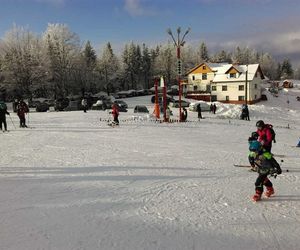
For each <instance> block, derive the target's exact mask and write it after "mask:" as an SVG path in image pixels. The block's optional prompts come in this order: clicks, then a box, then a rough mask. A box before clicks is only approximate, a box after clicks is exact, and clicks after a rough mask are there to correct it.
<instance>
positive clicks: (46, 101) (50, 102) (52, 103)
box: [43, 99, 55, 107]
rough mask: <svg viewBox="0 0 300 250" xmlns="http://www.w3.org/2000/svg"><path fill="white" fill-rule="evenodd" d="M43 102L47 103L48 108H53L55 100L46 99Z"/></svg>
mask: <svg viewBox="0 0 300 250" xmlns="http://www.w3.org/2000/svg"><path fill="white" fill-rule="evenodd" d="M43 102H44V103H47V104H48V105H49V107H54V105H55V100H53V99H46V100H45V101H43Z"/></svg>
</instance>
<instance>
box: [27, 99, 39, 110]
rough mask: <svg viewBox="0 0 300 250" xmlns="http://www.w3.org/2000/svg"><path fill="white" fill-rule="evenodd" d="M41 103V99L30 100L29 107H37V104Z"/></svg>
mask: <svg viewBox="0 0 300 250" xmlns="http://www.w3.org/2000/svg"><path fill="white" fill-rule="evenodd" d="M39 104H41V102H40V101H38V100H32V101H28V107H29V108H36V106H37V105H39Z"/></svg>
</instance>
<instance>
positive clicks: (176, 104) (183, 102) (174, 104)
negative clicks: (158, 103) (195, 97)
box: [170, 100, 190, 108]
mask: <svg viewBox="0 0 300 250" xmlns="http://www.w3.org/2000/svg"><path fill="white" fill-rule="evenodd" d="M170 105H171V106H172V107H173V108H179V100H174V101H173V102H171V103H170ZM189 105H190V102H188V101H185V100H181V107H182V108H187V107H188V106H189Z"/></svg>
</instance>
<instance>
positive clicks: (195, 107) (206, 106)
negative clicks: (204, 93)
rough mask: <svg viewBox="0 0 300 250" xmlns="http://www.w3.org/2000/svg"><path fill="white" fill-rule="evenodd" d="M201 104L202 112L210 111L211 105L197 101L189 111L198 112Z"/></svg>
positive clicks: (190, 106) (191, 105)
mask: <svg viewBox="0 0 300 250" xmlns="http://www.w3.org/2000/svg"><path fill="white" fill-rule="evenodd" d="M199 104H200V106H201V111H202V112H203V111H204V112H205V111H210V104H208V103H206V102H204V101H197V102H192V103H191V104H190V105H189V110H190V111H197V106H198V105H199Z"/></svg>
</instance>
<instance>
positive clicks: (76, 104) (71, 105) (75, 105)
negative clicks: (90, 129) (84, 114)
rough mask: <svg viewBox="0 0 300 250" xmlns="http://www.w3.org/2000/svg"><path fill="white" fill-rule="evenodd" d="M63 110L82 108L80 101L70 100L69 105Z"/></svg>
mask: <svg viewBox="0 0 300 250" xmlns="http://www.w3.org/2000/svg"><path fill="white" fill-rule="evenodd" d="M64 110H65V111H76V110H82V106H81V101H80V100H77V101H70V102H69V105H68V106H67V107H66V108H65V109H64Z"/></svg>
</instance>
